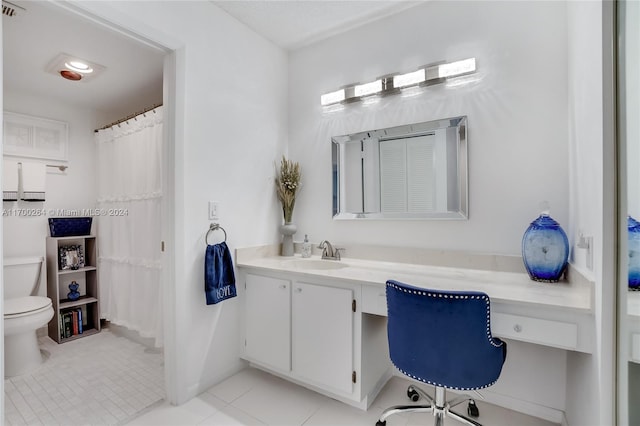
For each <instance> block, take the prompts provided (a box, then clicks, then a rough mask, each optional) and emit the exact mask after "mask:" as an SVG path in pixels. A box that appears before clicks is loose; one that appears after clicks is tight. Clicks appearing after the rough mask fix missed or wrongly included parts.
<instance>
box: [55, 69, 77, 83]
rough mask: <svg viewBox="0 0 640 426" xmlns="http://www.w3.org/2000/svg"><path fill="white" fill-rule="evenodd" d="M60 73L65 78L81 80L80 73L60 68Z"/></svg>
mask: <svg viewBox="0 0 640 426" xmlns="http://www.w3.org/2000/svg"><path fill="white" fill-rule="evenodd" d="M60 75H61V76H62V77H63V78H66V79H67V80H73V81H78V80H82V74H80V73H77V72H75V71H69V70H62V71H60Z"/></svg>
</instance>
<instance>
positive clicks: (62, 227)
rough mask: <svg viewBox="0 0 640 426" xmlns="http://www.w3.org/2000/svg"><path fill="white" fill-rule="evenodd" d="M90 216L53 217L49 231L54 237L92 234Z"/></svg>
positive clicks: (50, 219) (50, 220)
mask: <svg viewBox="0 0 640 426" xmlns="http://www.w3.org/2000/svg"><path fill="white" fill-rule="evenodd" d="M92 220H93V218H90V217H51V218H49V231H50V232H51V236H52V237H77V236H80V235H89V234H91V222H92Z"/></svg>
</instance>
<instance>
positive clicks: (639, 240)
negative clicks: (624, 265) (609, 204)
mask: <svg viewBox="0 0 640 426" xmlns="http://www.w3.org/2000/svg"><path fill="white" fill-rule="evenodd" d="M627 230H628V231H629V242H628V246H629V247H628V249H629V288H632V289H634V290H640V222H638V221H637V220H635V219H634V218H632V217H631V216H627Z"/></svg>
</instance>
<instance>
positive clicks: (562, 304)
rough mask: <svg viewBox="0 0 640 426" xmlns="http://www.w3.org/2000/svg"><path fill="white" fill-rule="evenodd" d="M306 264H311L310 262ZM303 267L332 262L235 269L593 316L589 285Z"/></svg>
mask: <svg viewBox="0 0 640 426" xmlns="http://www.w3.org/2000/svg"><path fill="white" fill-rule="evenodd" d="M309 261H310V262H309ZM302 262H309V263H312V262H336V261H334V260H320V257H318V256H312V257H311V258H310V259H302V258H301V257H300V256H299V255H296V256H293V257H282V256H274V255H264V256H239V258H238V260H237V262H236V263H237V266H239V267H246V268H252V269H258V270H264V271H273V272H286V273H293V274H297V275H299V276H307V277H316V278H324V279H326V278H336V279H339V280H343V281H351V282H358V283H362V284H370V285H375V286H381V287H382V286H384V284H385V282H386V281H387V280H389V279H394V280H396V281H400V282H404V283H407V284H410V285H414V286H417V287H425V288H433V289H441V290H447V289H448V290H477V291H483V292H485V293H487V294H488V295H489V297H490V298H491V301H492V302H493V303H496V302H498V303H500V302H503V303H510V304H522V305H526V306H540V307H545V308H563V309H570V310H574V311H579V312H582V313H592V312H593V283H591V282H589V281H586V280H582V281H581V280H576V282H566V281H561V282H558V283H541V282H536V281H532V280H531V279H530V278H529V276H528V275H527V274H523V273H514V272H496V271H485V270H477V269H465V268H452V267H443V266H429V265H417V264H409V263H399V262H381V261H377V260H375V261H374V260H365V259H353V258H343V259H342V260H341V261H339V262H340V263H341V264H344V265H346V266H345V267H344V268H341V269H323V270H321V269H310V268H306V267H305V265H304V264H303V263H302Z"/></svg>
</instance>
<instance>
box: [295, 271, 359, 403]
mask: <svg viewBox="0 0 640 426" xmlns="http://www.w3.org/2000/svg"><path fill="white" fill-rule="evenodd" d="M352 301H353V292H352V290H349V289H344V288H333V287H326V286H320V285H314V284H308V283H300V282H296V283H295V284H294V286H293V296H292V310H293V312H292V319H293V325H292V328H293V340H292V345H293V371H294V372H295V373H296V374H297V375H300V376H302V377H304V378H305V379H308V380H310V381H312V382H314V383H315V384H317V385H324V386H327V387H330V388H332V389H333V390H337V391H340V392H343V393H352V392H353V383H352V373H353V312H352V310H351V304H352Z"/></svg>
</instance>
